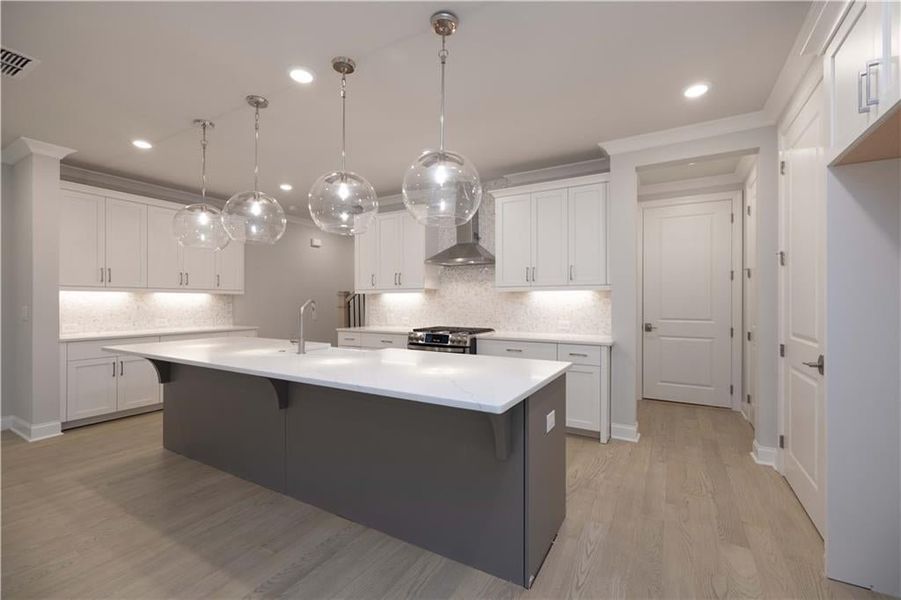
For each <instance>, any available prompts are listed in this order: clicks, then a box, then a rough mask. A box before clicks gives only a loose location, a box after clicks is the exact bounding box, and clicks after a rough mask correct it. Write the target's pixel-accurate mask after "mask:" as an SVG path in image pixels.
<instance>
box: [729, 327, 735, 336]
mask: <svg viewBox="0 0 901 600" xmlns="http://www.w3.org/2000/svg"><path fill="white" fill-rule="evenodd" d="M729 337H735V327H730V328H729Z"/></svg>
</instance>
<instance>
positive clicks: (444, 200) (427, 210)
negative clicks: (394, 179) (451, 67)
mask: <svg viewBox="0 0 901 600" xmlns="http://www.w3.org/2000/svg"><path fill="white" fill-rule="evenodd" d="M431 24H432V29H434V30H435V33H437V34H438V35H440V36H441V51H440V52H439V53H438V58H439V59H440V61H441V118H440V120H439V124H440V131H441V134H440V138H439V146H438V150H426V151H425V152H423V153H422V154H421V155H420V156H419V158H417V159H416V161H415V162H414V163H413V164H412V165H410V167H409V168H408V169H407V172H406V173H405V174H404V182H403V186H402V191H403V198H404V204H405V205H406V207H407V210H408V211H410V213H412V215H413V217H415V218H416V220H417V221H419V222H420V223H422V224H423V225H428V226H432V227H457V226H458V225H462V224H464V223H466V222H467V221H469V220H470V219H471V218H472V217H473V215H474V214H475V213H476V211H477V210H479V205H480V204H481V203H482V184H481V182H480V181H479V173H478V171H476V168H475V166H473V164H472V163H471V162H469V161H468V160H466V157H464V156H463V155H462V154H459V153H457V152H451V151H449V150H447V149H445V147H444V106H445V93H444V70H445V65H446V63H447V47H446V42H447V36H449V35H452V34H453V33H454V32H455V31H456V30H457V25H458V24H459V20H458V19H457V16H456V15H455V14H454V13H452V12H448V11H440V12H437V13H435V14H433V15H432V18H431Z"/></svg>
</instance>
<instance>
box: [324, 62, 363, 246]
mask: <svg viewBox="0 0 901 600" xmlns="http://www.w3.org/2000/svg"><path fill="white" fill-rule="evenodd" d="M332 68H333V69H335V71H337V72H338V73H341V166H340V168H339V170H337V171H332V172H331V173H326V174H325V175H323V176H322V177H320V178H319V179H317V180H316V183H314V184H313V187H312V188H310V196H309V208H310V216H311V217H313V222H314V223H316V225H317V226H319V229H321V230H323V231H326V232H328V233H337V234H341V235H359V234H361V233H365V232H366V230H367V229H369V225H370V224H371V223H372V220H373V219H374V218H375V214H376V212H377V211H378V208H379V201H378V198H377V197H376V194H375V190H374V189H373V188H372V186H371V185H370V184H369V182H368V181H366V180H365V179H364V178H363V177H361V176H360V175H357V174H356V173H354V172H352V171H348V170H347V134H346V131H347V127H346V123H347V119H346V104H347V76H348V75H350V74H351V73H353V72H354V71H355V70H356V64H355V63H354V61H353V59H350V58H347V57H345V56H339V57H336V58H333V59H332Z"/></svg>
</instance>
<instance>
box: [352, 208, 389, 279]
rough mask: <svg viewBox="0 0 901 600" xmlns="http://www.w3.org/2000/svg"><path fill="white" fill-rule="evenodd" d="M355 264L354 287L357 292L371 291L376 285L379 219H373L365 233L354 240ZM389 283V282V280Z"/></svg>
mask: <svg viewBox="0 0 901 600" xmlns="http://www.w3.org/2000/svg"><path fill="white" fill-rule="evenodd" d="M354 260H355V263H356V270H355V277H356V287H357V290H359V291H365V290H372V289H375V287H376V286H377V285H378V281H377V280H376V269H377V268H378V264H379V219H378V218H375V219H373V220H372V222H371V223H370V225H369V229H368V230H366V233H362V234H360V235H358V236H356V238H355V239H354ZM389 281H390V280H389Z"/></svg>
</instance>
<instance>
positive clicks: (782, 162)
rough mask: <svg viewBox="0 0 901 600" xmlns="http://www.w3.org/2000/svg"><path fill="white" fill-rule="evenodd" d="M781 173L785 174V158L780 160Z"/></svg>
mask: <svg viewBox="0 0 901 600" xmlns="http://www.w3.org/2000/svg"><path fill="white" fill-rule="evenodd" d="M779 174H780V175H785V161H784V160H780V161H779Z"/></svg>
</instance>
